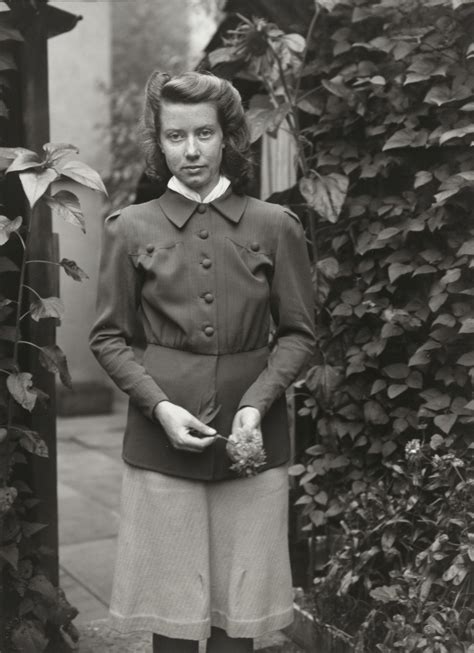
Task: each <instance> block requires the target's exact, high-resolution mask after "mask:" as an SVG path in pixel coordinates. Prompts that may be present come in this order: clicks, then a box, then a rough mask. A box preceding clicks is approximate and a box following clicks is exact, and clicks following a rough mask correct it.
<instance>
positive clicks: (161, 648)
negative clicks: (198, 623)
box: [153, 633, 252, 653]
mask: <svg viewBox="0 0 474 653" xmlns="http://www.w3.org/2000/svg"><path fill="white" fill-rule="evenodd" d="M198 650H199V642H197V641H195V640H192V639H172V638H171V637H165V636H164V635H157V634H156V633H153V653H198ZM223 650H224V649H223ZM249 650H252V649H249Z"/></svg>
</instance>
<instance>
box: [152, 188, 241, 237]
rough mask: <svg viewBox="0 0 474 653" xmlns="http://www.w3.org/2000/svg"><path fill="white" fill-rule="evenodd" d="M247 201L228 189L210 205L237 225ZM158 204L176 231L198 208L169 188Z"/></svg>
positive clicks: (195, 203)
mask: <svg viewBox="0 0 474 653" xmlns="http://www.w3.org/2000/svg"><path fill="white" fill-rule="evenodd" d="M247 201H248V198H247V197H246V196H245V195H236V194H235V193H233V192H232V188H228V189H227V190H226V192H225V193H224V194H223V195H221V196H220V197H218V198H217V199H216V200H214V201H213V202H210V204H211V205H212V206H213V207H214V208H215V209H216V210H217V211H219V213H220V214H221V215H223V216H224V218H227V219H228V220H230V221H231V222H234V223H235V224H237V223H238V222H239V220H240V218H241V217H242V215H243V212H244V210H245V207H246V206H247ZM158 202H159V204H160V206H161V208H162V210H163V213H164V214H165V215H166V217H167V218H168V220H170V221H171V222H172V223H173V224H174V225H175V226H176V227H178V229H181V228H182V227H184V225H185V224H186V222H187V221H188V220H189V218H190V217H191V216H192V215H193V213H194V212H195V211H196V209H197V207H198V206H199V202H193V201H192V200H189V199H188V198H187V197H184V196H183V195H180V194H179V193H176V192H175V191H173V190H170V189H169V188H168V189H167V190H166V191H165V193H164V194H163V195H162V196H161V197H160V198H159V200H158Z"/></svg>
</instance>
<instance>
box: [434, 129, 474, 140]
mask: <svg viewBox="0 0 474 653" xmlns="http://www.w3.org/2000/svg"><path fill="white" fill-rule="evenodd" d="M469 134H474V125H466V126H465V127H460V128H458V129H450V130H449V131H447V132H444V134H442V136H440V139H439V144H440V145H443V144H444V143H447V142H448V141H452V140H453V139H455V138H463V137H464V136H468V135H469Z"/></svg>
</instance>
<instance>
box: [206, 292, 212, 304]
mask: <svg viewBox="0 0 474 653" xmlns="http://www.w3.org/2000/svg"><path fill="white" fill-rule="evenodd" d="M204 301H205V302H206V304H212V302H213V301H214V295H213V294H212V293H211V292H207V293H206V294H205V295H204Z"/></svg>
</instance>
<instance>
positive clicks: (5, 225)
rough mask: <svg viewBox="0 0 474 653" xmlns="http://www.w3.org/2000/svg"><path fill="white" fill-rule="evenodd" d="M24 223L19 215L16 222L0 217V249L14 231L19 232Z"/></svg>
mask: <svg viewBox="0 0 474 653" xmlns="http://www.w3.org/2000/svg"><path fill="white" fill-rule="evenodd" d="M22 222H23V218H22V217H21V215H19V216H18V217H17V218H15V219H14V220H10V219H9V218H7V216H6V215H0V247H1V246H2V245H5V243H6V242H7V241H8V240H9V238H10V236H11V234H12V233H13V232H14V231H18V229H19V228H20V227H21V224H22ZM2 258H3V257H2ZM14 269H18V268H14ZM3 271H5V270H3Z"/></svg>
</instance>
